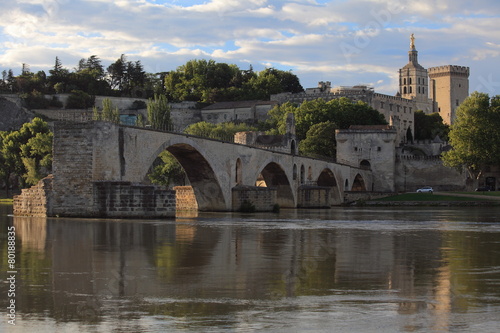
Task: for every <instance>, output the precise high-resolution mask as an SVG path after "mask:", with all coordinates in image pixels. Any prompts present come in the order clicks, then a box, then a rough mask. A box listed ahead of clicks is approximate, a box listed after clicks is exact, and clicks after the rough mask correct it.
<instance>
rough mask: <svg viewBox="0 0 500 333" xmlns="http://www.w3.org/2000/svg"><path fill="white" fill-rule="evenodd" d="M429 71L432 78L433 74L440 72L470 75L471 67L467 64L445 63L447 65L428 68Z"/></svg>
mask: <svg viewBox="0 0 500 333" xmlns="http://www.w3.org/2000/svg"><path fill="white" fill-rule="evenodd" d="M427 73H428V74H429V77H431V78H432V76H433V75H439V74H455V75H457V74H458V75H465V76H467V77H469V74H470V69H469V67H467V66H458V65H445V66H437V67H430V68H428V69H427Z"/></svg>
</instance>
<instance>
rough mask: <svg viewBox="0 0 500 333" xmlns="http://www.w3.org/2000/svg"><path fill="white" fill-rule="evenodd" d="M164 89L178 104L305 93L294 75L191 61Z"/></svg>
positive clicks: (170, 75) (168, 78)
mask: <svg viewBox="0 0 500 333" xmlns="http://www.w3.org/2000/svg"><path fill="white" fill-rule="evenodd" d="M165 89H166V91H167V93H168V94H169V97H170V98H171V99H172V100H175V101H198V102H204V103H213V102H220V101H228V100H249V99H269V97H270V95H271V94H276V93H281V92H284V91H290V92H299V91H303V88H302V86H301V85H300V83H299V79H298V78H297V76H296V75H294V74H293V73H291V72H285V71H281V70H277V69H274V68H268V69H265V70H263V71H261V72H259V73H255V72H254V71H253V69H252V67H251V66H250V69H249V70H240V69H239V68H238V66H236V65H229V64H225V63H216V62H215V61H214V60H190V61H188V62H187V63H186V64H185V65H182V66H179V67H178V68H177V70H176V71H172V72H170V73H168V75H166V77H165Z"/></svg>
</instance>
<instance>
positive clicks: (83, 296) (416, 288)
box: [14, 215, 453, 323]
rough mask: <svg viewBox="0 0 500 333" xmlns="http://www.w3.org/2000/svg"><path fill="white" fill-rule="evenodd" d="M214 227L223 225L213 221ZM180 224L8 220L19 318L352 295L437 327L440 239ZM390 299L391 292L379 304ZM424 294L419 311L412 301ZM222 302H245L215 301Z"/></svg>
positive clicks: (430, 234) (76, 317) (441, 298)
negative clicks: (18, 276) (17, 265)
mask: <svg viewBox="0 0 500 333" xmlns="http://www.w3.org/2000/svg"><path fill="white" fill-rule="evenodd" d="M219 220H220V221H226V222H228V220H226V219H225V218H224V216H222V215H221V216H219ZM287 221H288V223H293V221H292V220H288V219H287ZM297 221H298V220H297ZM300 221H302V220H300ZM178 222H182V223H174V222H172V223H161V224H157V223H140V222H139V223H138V222H137V221H135V222H121V223H116V221H96V220H83V219H78V220H65V219H57V220H52V219H46V218H25V217H14V226H15V227H16V231H17V236H18V238H19V240H20V241H19V245H18V246H19V256H20V257H21V258H23V265H29V266H27V267H24V266H23V267H22V268H21V272H25V273H23V276H22V281H20V282H19V283H20V288H23V290H24V291H23V293H22V299H20V302H22V305H23V306H22V309H23V312H24V313H25V314H27V315H29V316H33V317H39V316H40V317H44V316H49V317H52V318H54V319H55V320H56V321H58V322H65V321H72V322H78V321H83V322H93V323H101V322H104V321H109V320H110V319H111V318H113V319H112V320H125V319H126V320H135V319H137V318H139V317H141V316H153V315H158V314H161V315H167V316H173V317H183V318H184V317H186V316H187V317H190V316H213V315H218V314H220V313H232V314H237V313H239V312H240V311H241V312H244V311H247V310H248V308H249V306H250V305H249V303H248V301H249V300H264V301H265V302H273V301H279V300H282V299H284V298H287V297H297V296H310V295H321V296H324V295H333V296H335V295H338V294H339V293H340V295H344V293H347V294H345V295H351V296H352V297H354V299H356V296H355V295H354V294H353V293H358V292H361V295H362V297H368V299H370V297H374V298H377V297H379V296H380V297H383V298H384V299H385V301H387V298H390V300H389V303H393V302H394V303H395V304H394V309H393V310H394V311H399V312H400V313H402V314H405V315H409V314H416V313H419V312H421V311H424V310H425V311H431V313H433V314H434V316H435V320H436V321H437V322H439V321H440V320H446V318H448V316H449V314H450V311H451V307H450V305H451V302H452V301H453V299H451V298H450V297H449V296H450V295H449V294H446V291H447V290H448V291H450V288H451V286H450V279H451V276H450V274H449V272H448V273H447V274H445V273H446V270H445V269H444V267H441V268H440V267H437V266H436V265H440V262H441V261H442V260H441V259H440V256H441V255H442V253H441V249H442V240H441V238H440V237H441V234H440V233H439V232H436V231H434V230H424V231H420V232H418V233H417V236H418V237H416V236H415V231H412V232H411V236H410V234H407V235H405V234H404V233H401V232H383V233H381V232H377V231H373V230H372V231H370V230H364V231H363V230H359V229H341V230H330V229H316V228H314V229H307V228H306V229H300V228H299V229H296V228H288V229H287V228H282V227H278V226H276V227H271V226H267V227H266V228H255V227H252V228H248V227H247V226H245V225H238V223H236V224H235V223H233V224H231V225H227V224H226V225H225V226H224V223H222V226H221V223H219V222H218V223H216V224H211V223H210V222H207V221H204V223H199V222H200V221H198V222H195V221H189V220H186V219H184V220H182V221H178ZM202 222H203V221H202ZM421 239H426V242H421ZM423 247H424V248H423ZM418 248H421V250H422V251H416V249H418ZM429 258H434V259H433V260H429ZM29 263H31V264H29ZM35 263H36V264H35ZM433 265H434V266H433ZM423 267H425V269H422V268H423ZM447 269H449V267H448V268H447ZM446 286H448V289H446ZM437 287H439V288H438V289H437ZM391 290H392V291H397V293H391V294H390V295H385V293H386V292H389V291H391ZM379 292H382V294H383V295H382V296H381V295H378V293H379ZM433 293H434V294H435V300H433V301H432V307H431V308H427V306H428V304H427V303H426V302H425V301H424V302H423V301H422V297H419V295H426V294H429V295H432V294H433ZM384 295H385V296H384ZM447 295H448V296H447ZM430 297H431V299H432V296H430ZM231 299H235V300H236V299H240V300H244V301H243V303H241V304H240V305H238V304H234V303H230V304H225V303H224V301H221V302H219V300H225V301H227V300H231ZM349 299H350V298H349ZM377 299H378V298H377ZM365 300H366V299H365ZM340 301H346V299H344V298H342V297H341V299H340ZM358 301H359V300H358ZM385 301H384V302H385ZM208 303H209V304H210V306H207V304H208ZM422 306H423V307H424V308H425V309H423V308H422ZM105 318H106V319H105ZM146 322H147V321H146Z"/></svg>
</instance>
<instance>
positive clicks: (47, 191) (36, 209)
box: [14, 175, 53, 217]
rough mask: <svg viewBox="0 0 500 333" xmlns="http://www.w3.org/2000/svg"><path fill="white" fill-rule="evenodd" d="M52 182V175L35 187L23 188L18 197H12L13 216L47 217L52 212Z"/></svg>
mask: <svg viewBox="0 0 500 333" xmlns="http://www.w3.org/2000/svg"><path fill="white" fill-rule="evenodd" d="M52 180H53V177H52V175H49V176H47V177H45V178H43V179H42V180H40V181H39V182H38V184H36V185H35V186H32V187H30V188H25V189H23V190H22V191H21V194H20V195H16V196H14V215H17V216H37V217H43V216H49V215H50V212H51V210H52V200H51V199H52V198H51V194H52Z"/></svg>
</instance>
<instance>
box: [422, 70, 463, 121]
mask: <svg viewBox="0 0 500 333" xmlns="http://www.w3.org/2000/svg"><path fill="white" fill-rule="evenodd" d="M469 72H470V71H469V67H465V66H454V65H446V66H438V67H431V68H429V78H430V97H431V99H432V101H434V102H436V103H435V104H437V107H438V109H437V110H434V112H439V114H440V115H441V118H443V121H444V122H445V123H446V124H448V125H451V124H452V123H453V121H454V119H455V117H456V115H455V111H456V109H457V107H458V106H459V105H460V104H461V103H462V102H463V101H464V99H466V98H467V97H468V96H469Z"/></svg>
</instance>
